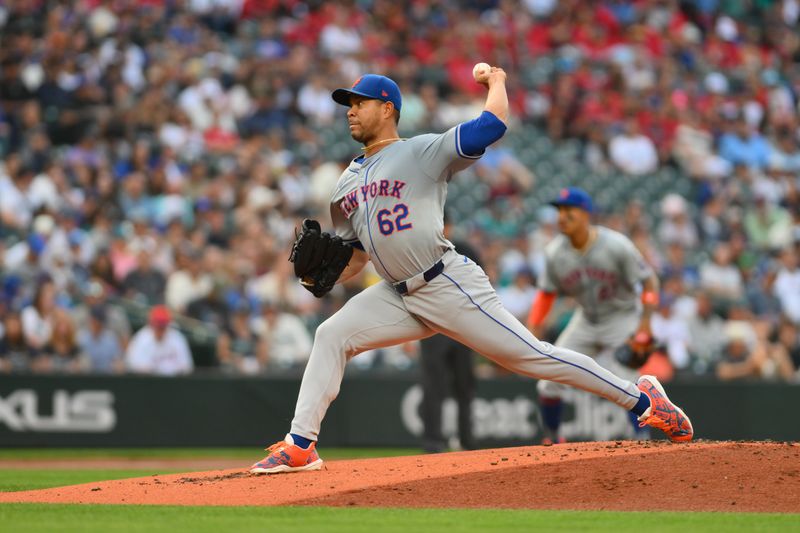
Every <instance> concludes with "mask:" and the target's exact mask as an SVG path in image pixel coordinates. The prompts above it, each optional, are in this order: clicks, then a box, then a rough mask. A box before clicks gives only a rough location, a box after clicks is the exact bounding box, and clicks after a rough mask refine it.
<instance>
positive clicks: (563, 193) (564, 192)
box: [558, 189, 569, 198]
mask: <svg viewBox="0 0 800 533" xmlns="http://www.w3.org/2000/svg"><path fill="white" fill-rule="evenodd" d="M558 195H559V196H560V197H561V198H566V197H567V196H569V189H561V192H560V193H559V194H558Z"/></svg>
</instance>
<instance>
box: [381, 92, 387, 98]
mask: <svg viewBox="0 0 800 533" xmlns="http://www.w3.org/2000/svg"><path fill="white" fill-rule="evenodd" d="M381 96H383V97H384V98H389V93H387V92H386V91H381Z"/></svg>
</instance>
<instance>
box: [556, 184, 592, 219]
mask: <svg viewBox="0 0 800 533" xmlns="http://www.w3.org/2000/svg"><path fill="white" fill-rule="evenodd" d="M550 205H554V206H556V207H560V206H562V205H564V206H568V207H580V208H581V209H583V210H584V211H586V212H588V213H591V212H592V211H593V210H594V205H593V204H592V197H591V196H589V193H588V192H586V191H584V190H583V189H581V188H580V187H564V188H563V189H561V190H560V191H558V197H557V198H556V199H555V200H553V201H551V202H550Z"/></svg>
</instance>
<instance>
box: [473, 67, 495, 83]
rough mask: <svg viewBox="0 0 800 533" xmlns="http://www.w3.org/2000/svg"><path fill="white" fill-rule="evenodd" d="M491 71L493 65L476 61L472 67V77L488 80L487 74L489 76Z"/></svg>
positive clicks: (476, 79)
mask: <svg viewBox="0 0 800 533" xmlns="http://www.w3.org/2000/svg"><path fill="white" fill-rule="evenodd" d="M491 71H492V67H491V66H489V63H476V64H475V66H474V67H472V77H473V78H475V81H486V76H488V75H489V72H491Z"/></svg>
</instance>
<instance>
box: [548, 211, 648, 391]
mask: <svg viewBox="0 0 800 533" xmlns="http://www.w3.org/2000/svg"><path fill="white" fill-rule="evenodd" d="M596 227H597V239H596V240H595V242H594V243H593V244H592V245H591V247H590V248H589V249H588V250H586V252H585V253H584V252H580V251H578V250H576V249H575V248H574V247H573V246H572V243H570V241H569V239H568V238H567V237H566V236H564V235H559V236H558V237H556V238H555V239H553V241H551V242H550V244H548V246H547V248H546V249H545V271H544V272H543V275H542V277H541V282H540V288H541V289H542V290H545V291H548V292H555V293H558V294H561V295H565V296H571V297H573V298H574V299H575V300H576V302H577V303H578V305H579V309H578V311H577V312H576V313H575V315H574V316H573V318H572V319H571V320H570V322H569V324H568V325H567V327H566V328H565V329H564V331H563V332H562V333H561V335H560V336H559V337H558V340H556V345H557V346H561V347H564V348H567V349H570V350H575V351H578V352H580V353H585V354H588V355H590V356H592V357H600V361H601V362H602V363H603V364H604V365H605V366H607V367H608V368H610V369H612V370H613V371H614V372H616V373H617V374H618V375H621V376H623V377H628V378H631V379H634V378H635V375H636V373H635V372H632V371H630V369H627V368H625V367H623V366H622V365H619V364H618V363H617V362H616V361H615V360H614V359H613V357H611V353H610V350H611V349H614V348H616V347H618V346H620V345H621V344H622V343H624V342H625V341H626V340H627V339H628V338H629V337H630V336H631V335H633V333H635V331H636V328H637V326H638V323H639V316H640V312H641V311H640V310H641V304H640V303H639V295H638V287H639V284H640V283H641V282H642V281H644V280H646V279H647V278H649V277H650V276H652V275H653V270H652V269H651V268H650V266H649V265H648V264H647V263H646V262H645V260H644V258H643V257H642V255H641V253H639V250H637V248H636V246H635V245H634V244H633V242H631V240H630V239H628V238H627V237H626V236H625V235H622V234H621V233H619V232H616V231H614V230H611V229H609V228H605V227H602V226H596ZM537 390H538V391H539V394H540V395H541V396H543V397H548V398H554V397H560V396H561V395H562V393H563V392H564V387H563V386H562V385H560V384H558V383H554V382H552V381H547V380H541V381H539V383H538V384H537Z"/></svg>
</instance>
